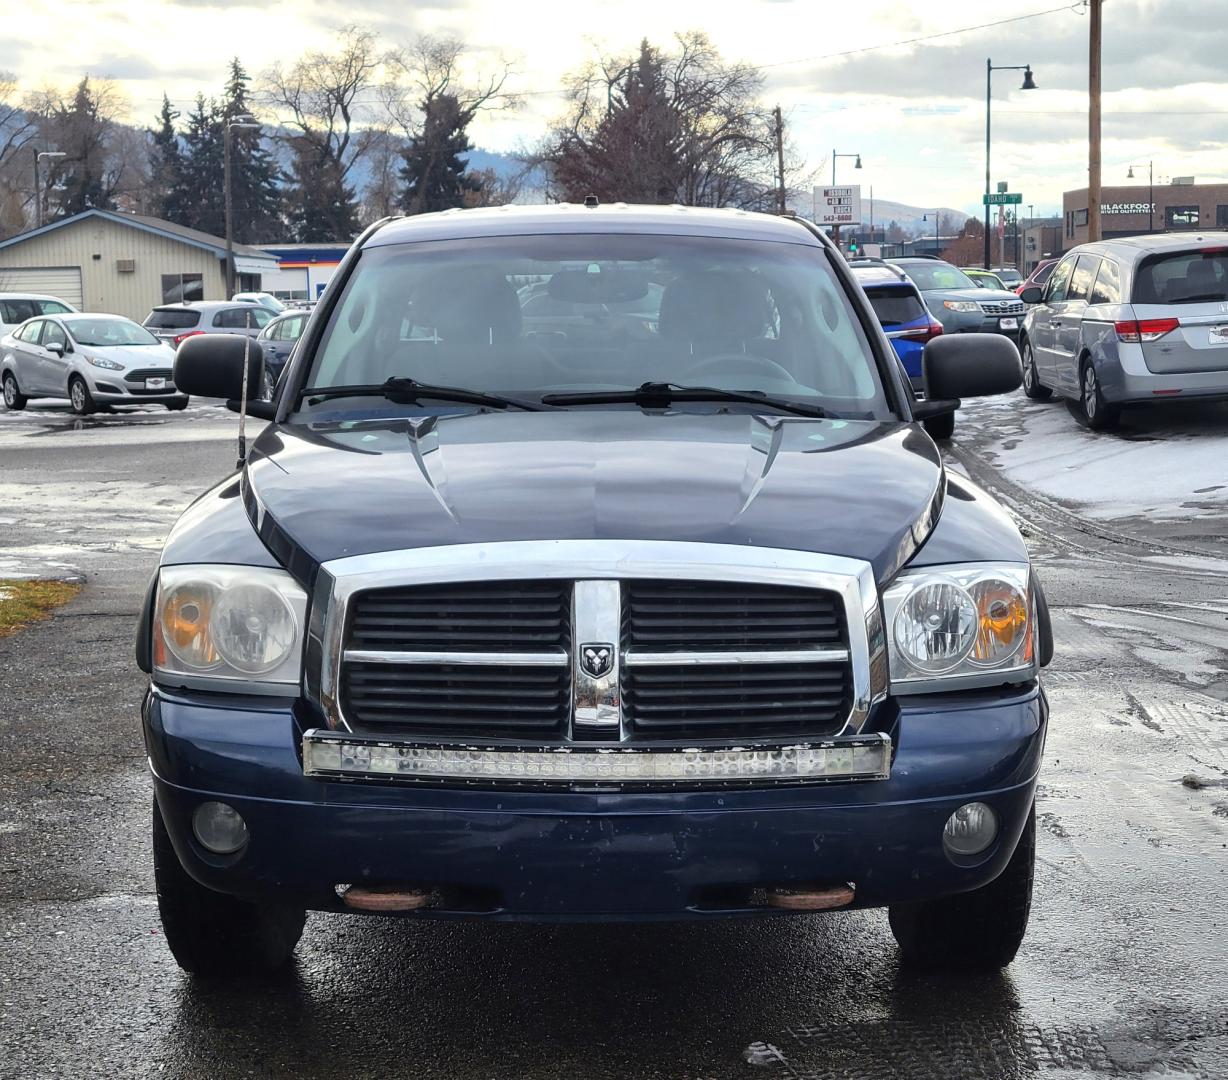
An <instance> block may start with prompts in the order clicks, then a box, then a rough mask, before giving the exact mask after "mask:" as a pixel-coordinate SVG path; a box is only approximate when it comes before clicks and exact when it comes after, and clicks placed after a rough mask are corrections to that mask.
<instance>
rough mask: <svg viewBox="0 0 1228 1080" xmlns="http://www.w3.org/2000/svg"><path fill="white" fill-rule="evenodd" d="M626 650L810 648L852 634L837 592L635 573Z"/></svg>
mask: <svg viewBox="0 0 1228 1080" xmlns="http://www.w3.org/2000/svg"><path fill="white" fill-rule="evenodd" d="M623 631H624V643H625V645H626V647H627V648H629V649H635V648H640V649H644V650H651V651H657V652H687V651H694V650H696V649H713V648H716V649H720V648H729V649H807V648H822V647H838V646H841V645H843V644H844V643H845V642H846V640H847V637H846V633H845V627H844V605H843V603H842V602H841V599H840V597H839V595H838V594H836V593H832V592H827V591H824V590H821V589H810V588H803V587H798V586H788V585H755V584H748V583H746V582H727V581H669V580H656V579H634V580H631V581H625V582H624V583H623Z"/></svg>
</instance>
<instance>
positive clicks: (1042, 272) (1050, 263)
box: [1015, 259, 1058, 303]
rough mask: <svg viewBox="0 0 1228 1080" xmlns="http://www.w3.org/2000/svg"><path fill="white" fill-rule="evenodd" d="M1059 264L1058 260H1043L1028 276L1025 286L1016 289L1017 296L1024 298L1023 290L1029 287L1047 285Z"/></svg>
mask: <svg viewBox="0 0 1228 1080" xmlns="http://www.w3.org/2000/svg"><path fill="white" fill-rule="evenodd" d="M1057 264H1058V260H1057V259H1041V261H1040V262H1038V263H1037V264H1036V265H1035V266H1034V267H1033V268H1032V272H1031V273H1030V274H1028V276H1027V278H1026V279H1025V280H1024V282H1023V284H1022V285H1019V286H1017V287H1016V288H1015V295H1016V296H1019V297H1020V298H1022V297H1023V290H1024V289H1026V288H1027V287H1028V286H1029V285H1044V284H1046V283H1047V282H1048V280H1049V275H1050V274H1052V273H1053V268H1054V267H1055V266H1057ZM1025 303H1026V301H1025Z"/></svg>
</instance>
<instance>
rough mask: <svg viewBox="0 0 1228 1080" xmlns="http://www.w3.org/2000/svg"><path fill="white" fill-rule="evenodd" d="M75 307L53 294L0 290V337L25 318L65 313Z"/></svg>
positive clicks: (13, 328) (15, 327)
mask: <svg viewBox="0 0 1228 1080" xmlns="http://www.w3.org/2000/svg"><path fill="white" fill-rule="evenodd" d="M76 310H77V309H76V308H75V307H73V306H72V304H68V303H65V302H64V301H63V300H60V299H59V298H58V297H55V296H41V295H39V294H38V293H12V292H0V337H3V336H4V335H5V334H11V333H12V332H13V331H14V330H16V329H17V327H19V326H20V325H21V324H22V323H23V322H25V321H26V319H33V318H35V317H36V316H38V315H67V314H68V313H69V312H71V311H76Z"/></svg>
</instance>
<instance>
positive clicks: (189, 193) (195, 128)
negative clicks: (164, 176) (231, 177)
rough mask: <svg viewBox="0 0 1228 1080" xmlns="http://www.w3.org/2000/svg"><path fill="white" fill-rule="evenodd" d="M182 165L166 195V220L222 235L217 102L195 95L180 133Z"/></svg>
mask: <svg viewBox="0 0 1228 1080" xmlns="http://www.w3.org/2000/svg"><path fill="white" fill-rule="evenodd" d="M181 161H182V167H181V169H180V171H179V177H178V183H177V184H176V186H175V187H174V189H173V190H172V193H171V196H170V197H169V198H168V200H167V202H168V207H169V208H170V209H171V210H172V213H169V214H168V215H167V216H168V218H169V220H171V221H174V222H177V223H178V224H180V225H186V226H188V228H191V229H200V230H201V232H207V233H212V234H213V235H214V236H221V235H222V234H223V233H224V232H225V230H226V221H225V201H224V196H223V191H222V120H221V115H220V110H219V108H218V104H217V102H216V101H208V100H206V99H205V96H204V94H197V95H196V104H195V106H194V107H193V109H192V111H191V112H190V113H188V127H187V131H185V132H184V134H183V153H182V159H181Z"/></svg>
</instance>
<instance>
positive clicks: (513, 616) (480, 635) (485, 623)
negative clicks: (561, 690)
mask: <svg viewBox="0 0 1228 1080" xmlns="http://www.w3.org/2000/svg"><path fill="white" fill-rule="evenodd" d="M570 613H571V582H569V581H553V580H549V581H490V582H458V583H455V584H446V585H414V586H406V587H403V588H395V589H376V590H372V591H370V592H364V593H359V594H358V596H357V597H355V600H354V605H353V615H352V617H351V620H350V627H349V648H351V649H358V650H361V649H379V650H384V651H391V652H396V651H413V650H444V651H447V650H452V651H454V652H523V651H525V650H526V649H528V648H532V649H566V648H567V647H568V645H569V634H568V625H569V622H570Z"/></svg>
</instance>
